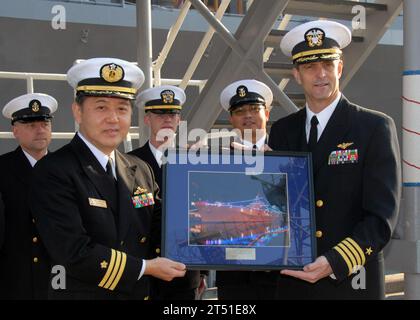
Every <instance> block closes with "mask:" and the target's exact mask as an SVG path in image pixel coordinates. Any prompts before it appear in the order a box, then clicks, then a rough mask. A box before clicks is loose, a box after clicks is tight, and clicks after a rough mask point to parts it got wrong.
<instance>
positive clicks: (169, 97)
mask: <svg viewBox="0 0 420 320" xmlns="http://www.w3.org/2000/svg"><path fill="white" fill-rule="evenodd" d="M160 97H161V99H162V102H163V103H165V104H166V103H173V102H174V97H175V93H174V92H173V91H172V90H165V91H162V92H161V93H160Z"/></svg>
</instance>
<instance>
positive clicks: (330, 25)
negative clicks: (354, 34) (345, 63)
mask: <svg viewBox="0 0 420 320" xmlns="http://www.w3.org/2000/svg"><path fill="white" fill-rule="evenodd" d="M350 42H351V31H350V30H349V28H347V27H346V26H345V25H343V24H341V23H338V22H335V21H328V20H316V21H310V22H306V23H304V24H301V25H299V26H297V27H295V28H293V29H291V30H290V31H289V32H287V33H286V35H285V36H284V37H283V39H282V40H281V42H280V48H281V50H282V51H283V53H284V54H285V55H286V56H288V57H292V60H293V63H295V64H304V63H310V62H316V61H322V60H338V59H341V56H342V53H343V52H342V51H341V49H343V48H345V47H346V46H348V45H349V44H350Z"/></svg>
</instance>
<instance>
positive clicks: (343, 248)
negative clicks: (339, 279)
mask: <svg viewBox="0 0 420 320" xmlns="http://www.w3.org/2000/svg"><path fill="white" fill-rule="evenodd" d="M338 246H339V247H340V248H341V249H342V250H343V251H344V252H345V253H346V255H347V257H349V258H350V260H351V273H353V270H354V267H355V266H356V265H357V262H356V259H355V258H354V256H353V253H352V252H351V251H350V250H349V249H348V248H347V247H346V246H345V245H344V244H343V243H339V244H338Z"/></svg>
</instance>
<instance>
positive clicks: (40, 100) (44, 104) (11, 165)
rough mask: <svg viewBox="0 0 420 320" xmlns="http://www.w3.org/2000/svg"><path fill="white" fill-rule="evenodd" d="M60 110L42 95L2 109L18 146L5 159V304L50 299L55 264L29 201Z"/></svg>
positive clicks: (0, 269)
mask: <svg viewBox="0 0 420 320" xmlns="http://www.w3.org/2000/svg"><path fill="white" fill-rule="evenodd" d="M56 110H57V100H55V99H54V98H53V97H51V96H49V95H47V94H43V93H29V94H24V95H21V96H19V97H17V98H14V99H13V100H11V101H10V102H8V103H7V104H6V106H5V107H4V108H3V115H4V116H5V117H6V118H7V119H10V120H11V123H12V130H13V135H14V136H15V138H16V140H17V142H18V144H19V146H18V147H17V148H16V150H14V151H12V152H9V153H6V154H4V155H2V156H0V176H1V179H0V195H1V197H0V198H1V199H0V201H2V202H3V203H0V208H1V207H3V208H4V209H3V210H4V215H5V220H4V221H5V225H4V229H5V236H4V246H3V247H2V248H0V283H1V284H2V285H1V286H0V299H25V300H27V299H29V300H31V299H47V292H48V283H49V276H50V261H49V258H48V255H47V253H46V250H45V248H44V246H43V243H42V241H41V238H40V236H39V234H38V231H37V229H36V226H35V224H34V223H33V222H32V220H33V218H32V215H31V212H30V202H29V200H28V197H29V187H30V184H31V181H32V174H33V166H34V165H35V164H36V163H37V161H38V160H40V159H41V158H42V157H44V156H45V155H46V154H47V152H48V145H49V144H50V142H51V118H52V114H53V113H54V112H55V111H56ZM28 244H30V245H28Z"/></svg>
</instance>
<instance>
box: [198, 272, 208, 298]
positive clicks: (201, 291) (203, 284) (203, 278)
mask: <svg viewBox="0 0 420 320" xmlns="http://www.w3.org/2000/svg"><path fill="white" fill-rule="evenodd" d="M206 289H207V282H206V276H205V275H200V284H199V286H198V288H197V300H201V298H202V297H203V294H204V291H206Z"/></svg>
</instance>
